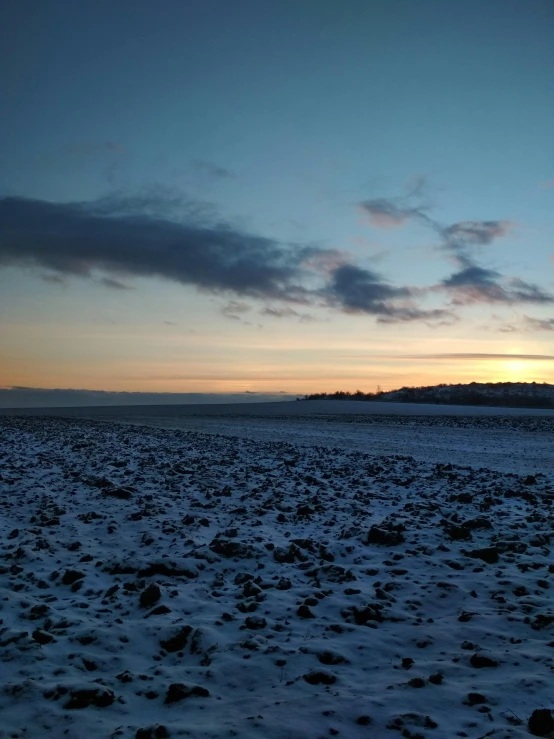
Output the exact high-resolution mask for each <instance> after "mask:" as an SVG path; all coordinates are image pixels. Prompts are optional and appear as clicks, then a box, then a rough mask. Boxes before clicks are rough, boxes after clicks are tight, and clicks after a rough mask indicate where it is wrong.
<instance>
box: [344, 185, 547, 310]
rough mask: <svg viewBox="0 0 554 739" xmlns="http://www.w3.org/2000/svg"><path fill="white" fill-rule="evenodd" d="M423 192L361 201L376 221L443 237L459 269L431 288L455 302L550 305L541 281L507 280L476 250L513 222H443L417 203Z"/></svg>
mask: <svg viewBox="0 0 554 739" xmlns="http://www.w3.org/2000/svg"><path fill="white" fill-rule="evenodd" d="M418 194H419V191H415V192H414V193H412V194H410V195H408V196H406V197H402V198H378V199H374V200H365V201H362V202H361V203H359V206H360V208H362V210H364V211H365V212H366V213H367V214H368V215H369V217H370V220H371V221H372V223H373V225H376V226H380V227H391V226H402V225H404V224H405V223H406V222H407V221H416V222H418V223H421V224H423V225H426V226H427V227H428V228H429V229H430V230H432V231H433V232H434V233H435V234H436V235H437V237H438V239H439V247H440V250H441V251H443V252H445V253H446V254H447V255H448V257H449V259H450V260H451V261H453V262H454V263H455V265H456V266H457V270H456V271H455V272H453V273H452V274H450V275H449V276H448V277H446V278H444V279H443V280H441V282H440V283H439V284H438V285H435V286H433V287H431V288H430V291H435V292H436V291H444V292H446V293H447V294H449V295H450V296H451V300H452V305H453V306H464V305H473V304H478V303H490V304H492V303H506V304H511V305H513V304H518V303H521V304H524V303H535V304H550V303H554V295H552V294H551V293H549V292H547V291H546V290H544V289H542V288H541V287H539V286H538V285H536V284H533V283H530V282H526V281H525V280H522V279H519V278H506V277H504V276H503V275H502V274H501V273H500V272H498V271H497V270H494V269H487V268H485V267H483V266H481V265H480V264H479V262H478V260H477V257H476V254H475V252H476V250H477V249H479V247H485V246H489V245H490V244H492V243H493V242H494V241H496V240H497V239H501V238H504V237H505V236H507V235H509V234H510V232H511V231H512V230H513V228H514V226H515V224H514V223H513V222H512V221H509V220H487V221H459V222H456V223H452V224H450V225H444V224H441V223H440V222H439V221H438V220H436V219H434V218H432V217H431V216H430V215H429V213H428V210H429V209H428V208H427V207H426V206H424V205H423V204H417V202H414V196H417V195H418Z"/></svg>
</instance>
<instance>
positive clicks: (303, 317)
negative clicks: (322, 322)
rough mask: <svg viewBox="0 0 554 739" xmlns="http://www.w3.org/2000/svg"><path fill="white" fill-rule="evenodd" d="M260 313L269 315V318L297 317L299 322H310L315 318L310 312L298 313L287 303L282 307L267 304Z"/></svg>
mask: <svg viewBox="0 0 554 739" xmlns="http://www.w3.org/2000/svg"><path fill="white" fill-rule="evenodd" d="M260 313H261V314H262V315H263V316H269V317H270V318H297V319H298V320H299V321H300V323H311V322H312V321H315V320H316V318H315V316H313V315H312V314H311V313H300V312H299V311H297V310H294V308H291V307H290V306H288V305H286V306H283V307H282V308H275V307H271V306H268V307H266V308H263V309H262V310H261V311H260Z"/></svg>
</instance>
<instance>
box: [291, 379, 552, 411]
mask: <svg viewBox="0 0 554 739" xmlns="http://www.w3.org/2000/svg"><path fill="white" fill-rule="evenodd" d="M305 399H306V400H325V399H330V400H367V401H377V400H379V401H388V402H394V403H438V404H441V405H485V406H504V407H511V408H554V385H549V384H548V383H546V382H543V383H536V382H470V383H469V384H466V385H462V384H458V385H445V384H441V385H429V386H427V387H402V388H400V389H399V390H389V391H387V392H379V393H363V392H362V391H361V390H357V391H356V392H355V393H350V392H347V391H346V392H343V391H338V392H336V393H314V394H313V395H307V396H305Z"/></svg>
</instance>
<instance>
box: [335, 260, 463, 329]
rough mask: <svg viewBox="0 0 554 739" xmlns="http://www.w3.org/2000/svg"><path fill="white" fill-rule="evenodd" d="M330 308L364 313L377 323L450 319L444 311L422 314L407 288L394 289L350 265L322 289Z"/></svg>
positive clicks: (375, 274) (375, 276)
mask: <svg viewBox="0 0 554 739" xmlns="http://www.w3.org/2000/svg"><path fill="white" fill-rule="evenodd" d="M326 295H327V298H328V300H329V302H330V304H331V305H337V304H338V305H339V306H340V307H341V309H342V310H345V311H346V312H348V313H368V314H370V315H375V316H377V317H378V318H377V320H378V321H379V322H381V323H396V322H403V321H435V320H438V319H444V318H447V317H451V315H452V314H450V313H449V312H448V311H444V310H423V309H421V308H418V307H416V306H414V305H411V304H410V303H409V302H408V303H407V302H404V303H402V302H400V303H399V302H398V301H399V300H401V301H402V300H404V301H406V300H408V299H410V298H411V297H412V291H411V290H410V289H409V288H407V287H394V286H393V285H389V284H388V283H387V282H384V281H383V279H382V278H381V277H380V276H379V275H378V274H377V273H376V272H373V271H371V270H367V269H361V268H360V267H356V266H355V265H353V264H343V265H342V266H340V267H338V268H337V269H335V270H334V272H333V273H332V276H331V282H330V283H329V285H328V286H327V288H326Z"/></svg>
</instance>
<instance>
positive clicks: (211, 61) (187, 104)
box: [0, 0, 554, 397]
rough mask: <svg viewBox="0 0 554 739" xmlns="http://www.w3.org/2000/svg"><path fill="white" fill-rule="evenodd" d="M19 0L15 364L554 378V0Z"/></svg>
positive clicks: (203, 372)
mask: <svg viewBox="0 0 554 739" xmlns="http://www.w3.org/2000/svg"><path fill="white" fill-rule="evenodd" d="M0 5H1V14H2V23H1V24H0V105H1V107H2V110H3V115H2V117H0V141H2V142H3V146H2V147H0V388H4V390H6V389H8V390H9V389H10V388H16V389H18V392H21V388H33V389H61V390H64V389H71V390H91V391H112V392H132V393H135V392H147V393H153V392H159V393H200V394H219V393H221V394H226V395H238V396H240V395H241V394H262V395H263V394H271V395H279V394H281V395H283V394H291V395H294V394H303V393H310V392H321V391H329V392H333V391H335V390H338V389H341V390H351V391H355V390H357V389H361V390H363V391H364V392H374V391H376V390H377V389H378V388H380V389H383V390H387V389H393V388H396V387H401V386H406V385H408V386H413V385H431V384H435V383H438V382H446V383H455V382H471V381H476V382H497V381H529V382H530V381H536V382H554V361H553V358H552V357H553V354H554V352H553V343H554V136H553V131H554V124H553V121H554V41H553V39H554V5H553V4H552V2H550V0H487V2H482V0H466V2H463V3H462V2H444V0H343V1H342V2H336V1H335V0H278V2H263V1H260V0H234V2H228V0H186V1H183V0H163V2H155V1H154V0H118V1H117V2H115V3H114V2H113V0H109V1H108V0H95V2H94V3H75V2H74V0H49V1H48V2H43V0H19V2H17V3H12V2H7V0H0ZM199 397H200V396H199Z"/></svg>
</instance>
